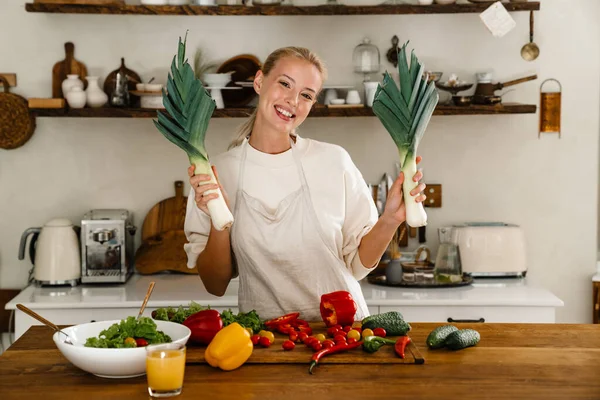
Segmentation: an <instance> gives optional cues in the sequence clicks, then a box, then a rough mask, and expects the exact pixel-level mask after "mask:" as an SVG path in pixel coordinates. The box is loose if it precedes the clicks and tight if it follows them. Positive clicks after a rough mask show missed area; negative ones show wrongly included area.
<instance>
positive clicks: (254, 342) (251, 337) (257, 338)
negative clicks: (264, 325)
mask: <svg viewBox="0 0 600 400" xmlns="http://www.w3.org/2000/svg"><path fill="white" fill-rule="evenodd" d="M250 340H252V344H253V345H255V346H256V345H257V344H258V341H259V340H260V335H259V334H258V333H257V334H256V335H252V336H250Z"/></svg>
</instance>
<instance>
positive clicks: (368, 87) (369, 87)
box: [363, 82, 379, 107]
mask: <svg viewBox="0 0 600 400" xmlns="http://www.w3.org/2000/svg"><path fill="white" fill-rule="evenodd" d="M363 83H364V85H365V103H367V107H373V100H374V99H375V92H376V91H377V86H378V85H379V82H363Z"/></svg>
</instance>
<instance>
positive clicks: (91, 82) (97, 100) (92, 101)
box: [85, 76, 108, 108]
mask: <svg viewBox="0 0 600 400" xmlns="http://www.w3.org/2000/svg"><path fill="white" fill-rule="evenodd" d="M86 79H87V81H88V87H87V89H86V90H85V93H86V95H87V105H88V106H90V107H95V108H97V107H102V106H103V105H105V104H106V102H107V101H108V95H107V94H106V93H104V91H103V90H102V89H100V86H99V85H98V77H97V76H88V77H86Z"/></svg>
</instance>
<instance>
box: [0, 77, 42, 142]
mask: <svg viewBox="0 0 600 400" xmlns="http://www.w3.org/2000/svg"><path fill="white" fill-rule="evenodd" d="M0 85H2V86H4V93H0V148H2V149H7V150H8V149H16V148H17V147H21V146H23V145H24V144H25V143H27V141H28V140H29V139H30V138H31V136H32V135H33V131H34V130H35V118H34V117H33V115H31V114H30V113H29V108H28V105H27V100H26V99H25V98H23V97H21V96H19V95H17V94H14V93H10V92H9V85H8V82H7V81H6V79H4V77H2V76H0Z"/></svg>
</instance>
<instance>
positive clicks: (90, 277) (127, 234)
mask: <svg viewBox="0 0 600 400" xmlns="http://www.w3.org/2000/svg"><path fill="white" fill-rule="evenodd" d="M132 220H133V216H132V214H131V213H130V212H129V211H127V210H124V209H96V210H91V211H89V212H87V213H85V214H84V216H83V219H82V221H81V227H82V228H81V254H82V263H81V281H82V282H83V283H125V282H127V279H129V277H130V276H131V275H132V274H133V264H134V251H133V250H134V247H133V237H134V235H135V232H136V230H137V228H136V227H135V226H134V225H133V222H132Z"/></svg>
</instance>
